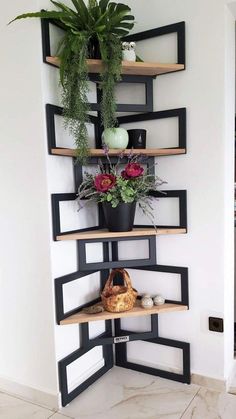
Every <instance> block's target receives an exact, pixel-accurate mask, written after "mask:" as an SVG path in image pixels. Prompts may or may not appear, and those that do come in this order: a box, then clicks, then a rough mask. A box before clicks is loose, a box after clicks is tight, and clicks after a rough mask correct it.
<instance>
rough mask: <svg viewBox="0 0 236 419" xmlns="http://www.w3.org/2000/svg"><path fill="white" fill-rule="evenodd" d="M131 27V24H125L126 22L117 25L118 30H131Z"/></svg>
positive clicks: (132, 25)
mask: <svg viewBox="0 0 236 419" xmlns="http://www.w3.org/2000/svg"><path fill="white" fill-rule="evenodd" d="M133 27H134V24H133V23H126V22H124V23H121V24H120V25H119V28H122V29H124V28H126V29H129V30H131V29H132V28H133ZM119 28H118V29H119Z"/></svg>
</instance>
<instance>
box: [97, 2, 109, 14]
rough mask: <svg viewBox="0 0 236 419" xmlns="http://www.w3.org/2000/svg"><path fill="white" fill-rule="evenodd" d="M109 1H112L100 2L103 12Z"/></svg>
mask: <svg viewBox="0 0 236 419" xmlns="http://www.w3.org/2000/svg"><path fill="white" fill-rule="evenodd" d="M109 1H110V0H100V2H99V7H100V9H101V10H102V13H104V12H105V10H106V8H107V5H108V3H109Z"/></svg>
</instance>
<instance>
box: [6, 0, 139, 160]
mask: <svg viewBox="0 0 236 419" xmlns="http://www.w3.org/2000/svg"><path fill="white" fill-rule="evenodd" d="M50 1H51V3H52V4H53V5H54V6H55V7H56V8H57V10H51V11H41V12H35V13H25V14H22V15H19V16H17V17H16V18H15V19H13V20H12V21H11V22H10V23H12V22H14V21H16V20H19V19H24V18H42V19H50V20H52V21H54V22H55V23H57V24H58V25H59V26H60V27H61V28H62V29H64V30H65V35H64V37H63V38H62V40H61V41H60V42H59V44H58V51H57V54H58V56H59V58H60V61H61V64H60V83H61V86H62V104H63V107H64V118H65V124H66V126H67V127H68V128H69V130H70V132H71V133H72V134H73V136H74V139H75V144H76V149H77V157H78V159H79V161H80V162H84V161H85V160H86V157H87V155H88V132H87V126H86V124H87V123H89V110H90V107H89V103H88V99H87V94H88V91H89V88H88V68H87V63H86V59H87V58H88V55H89V53H88V51H89V43H90V42H93V41H95V42H98V44H99V46H100V52H101V58H102V60H103V62H104V70H103V71H102V73H101V89H102V92H103V95H102V104H101V114H102V123H103V126H104V128H105V129H106V128H113V127H115V126H116V125H117V120H116V102H115V84H116V83H117V82H118V81H119V80H120V78H121V60H122V50H121V38H122V37H123V36H125V35H127V34H128V33H129V31H130V30H131V29H132V28H133V26H134V16H132V15H131V14H130V8H129V7H128V6H127V5H125V4H123V3H115V2H111V1H110V0H100V1H97V0H89V1H88V6H86V4H85V3H84V1H83V0H71V2H72V4H73V8H70V7H68V6H66V5H65V4H63V3H61V2H57V1H54V0H50Z"/></svg>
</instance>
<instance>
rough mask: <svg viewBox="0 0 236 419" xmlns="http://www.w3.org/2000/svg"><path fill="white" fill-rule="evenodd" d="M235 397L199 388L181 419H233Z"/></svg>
mask: <svg viewBox="0 0 236 419" xmlns="http://www.w3.org/2000/svg"><path fill="white" fill-rule="evenodd" d="M235 418H236V397H235V396H233V395H231V394H227V393H219V392H217V391H214V390H209V389H207V388H201V390H200V391H199V392H198V394H197V395H196V397H195V398H194V400H193V401H192V402H191V404H190V406H189V407H188V409H187V410H186V412H185V413H184V415H183V416H182V419H235Z"/></svg>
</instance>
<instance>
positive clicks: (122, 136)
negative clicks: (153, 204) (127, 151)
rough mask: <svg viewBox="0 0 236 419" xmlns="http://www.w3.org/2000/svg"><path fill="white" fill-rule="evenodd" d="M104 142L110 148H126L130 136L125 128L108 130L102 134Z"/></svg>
mask: <svg viewBox="0 0 236 419" xmlns="http://www.w3.org/2000/svg"><path fill="white" fill-rule="evenodd" d="M102 140H103V142H104V143H105V144H106V145H107V146H108V147H109V148H122V149H124V148H126V147H127V145H128V142H129V134H128V132H127V131H126V129H124V128H107V129H105V130H104V131H103V134H102Z"/></svg>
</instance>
